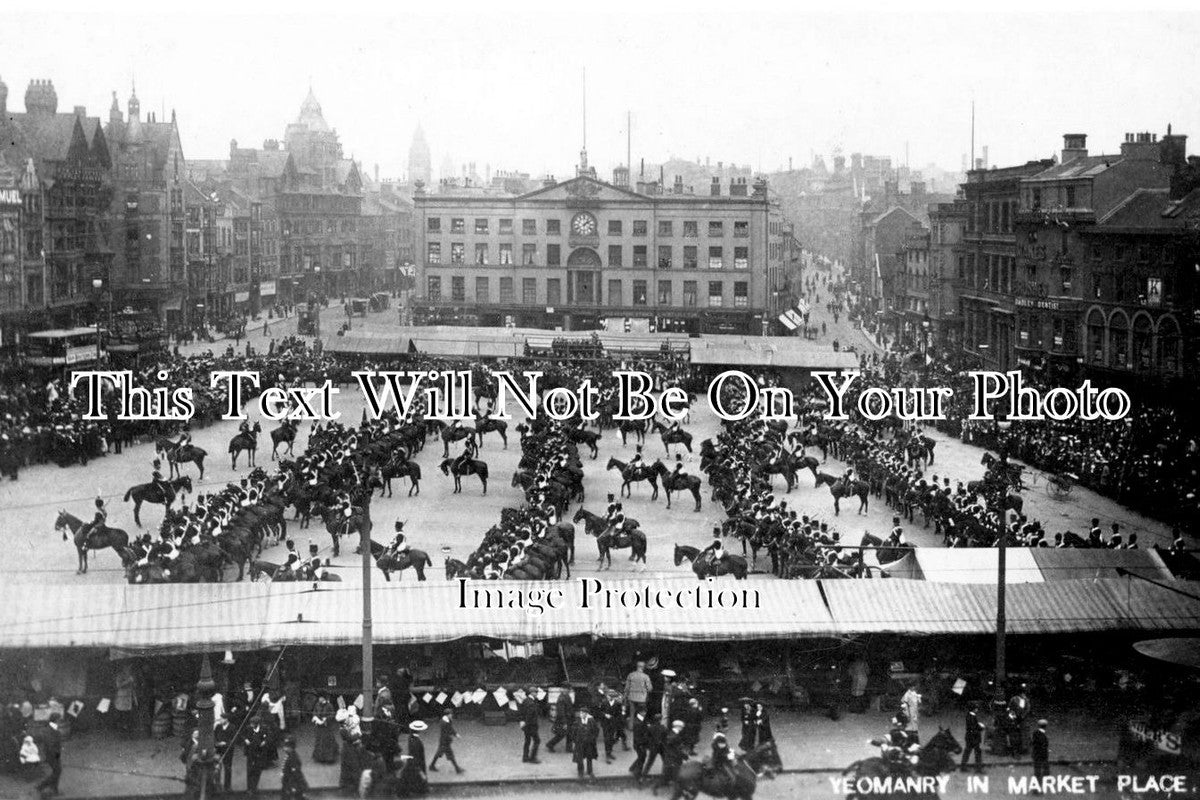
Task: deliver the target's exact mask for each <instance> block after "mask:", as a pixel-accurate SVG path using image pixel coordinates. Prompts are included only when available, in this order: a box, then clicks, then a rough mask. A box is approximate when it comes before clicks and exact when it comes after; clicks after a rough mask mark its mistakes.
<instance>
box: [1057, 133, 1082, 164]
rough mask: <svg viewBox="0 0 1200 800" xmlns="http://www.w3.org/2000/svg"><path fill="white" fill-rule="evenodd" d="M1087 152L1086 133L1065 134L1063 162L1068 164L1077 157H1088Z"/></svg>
mask: <svg viewBox="0 0 1200 800" xmlns="http://www.w3.org/2000/svg"><path fill="white" fill-rule="evenodd" d="M1087 154H1088V151H1087V134H1086V133H1065V134H1063V149H1062V163H1064V164H1066V163H1067V162H1068V161H1073V160H1075V159H1076V158H1087Z"/></svg>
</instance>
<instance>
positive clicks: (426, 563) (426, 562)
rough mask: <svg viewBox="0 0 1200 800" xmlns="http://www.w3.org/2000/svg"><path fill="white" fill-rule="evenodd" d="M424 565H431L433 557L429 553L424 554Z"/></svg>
mask: <svg viewBox="0 0 1200 800" xmlns="http://www.w3.org/2000/svg"><path fill="white" fill-rule="evenodd" d="M425 566H427V567H432V566H433V559H432V558H430V557H429V553H426V554H425Z"/></svg>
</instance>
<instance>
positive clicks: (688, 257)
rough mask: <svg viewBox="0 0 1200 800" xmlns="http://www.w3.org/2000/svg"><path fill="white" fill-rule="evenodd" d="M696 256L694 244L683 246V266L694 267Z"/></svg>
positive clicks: (686, 267) (685, 267) (695, 265)
mask: <svg viewBox="0 0 1200 800" xmlns="http://www.w3.org/2000/svg"><path fill="white" fill-rule="evenodd" d="M697 258H698V256H697V255H696V246H695V245H685V246H684V248H683V268H684V269H696V267H697V263H696V260H697Z"/></svg>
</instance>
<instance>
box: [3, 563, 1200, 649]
mask: <svg viewBox="0 0 1200 800" xmlns="http://www.w3.org/2000/svg"><path fill="white" fill-rule="evenodd" d="M589 580H599V581H600V586H599V588H598V589H597V588H596V587H595V586H592V587H589V589H588V593H587V594H586V600H587V603H584V599H585V586H584V584H581V583H580V582H579V581H563V582H557V583H552V582H517V581H503V582H500V581H495V582H493V581H478V582H469V583H468V584H467V589H468V591H469V592H470V594H468V597H467V600H468V602H467V607H466V608H464V607H462V603H461V600H462V598H461V595H460V592H461V589H460V587H459V584H457V583H445V582H441V581H437V582H434V581H429V582H426V583H419V584H418V583H408V584H404V585H400V584H395V583H393V584H390V585H384V586H376V587H374V589H373V591H372V610H373V616H374V637H375V641H376V642H377V643H378V644H425V643H428V644H433V643H439V642H448V641H454V640H457V639H464V638H474V637H484V638H490V639H499V640H506V641H515V642H531V641H540V640H545V639H555V638H567V637H572V636H594V637H597V638H605V639H659V640H668V641H671V640H673V641H730V640H764V639H788V638H798V637H821V636H838V635H858V634H871V633H877V634H878V633H889V634H899V635H932V634H974V635H987V634H991V633H993V632H994V631H995V621H996V587H995V585H994V584H974V583H940V582H934V581H920V580H901V579H882V580H834V581H805V580H797V581H781V580H750V581H733V580H723V581H717V582H711V583H707V582H700V581H696V580H694V579H692V578H690V577H679V578H674V577H672V578H658V579H654V580H645V581H643V580H608V579H606V578H604V579H589ZM321 587H322V588H321V589H320V590H317V591H314V590H313V589H312V587H311V585H310V584H294V583H287V584H274V585H272V584H261V583H249V582H243V583H224V584H179V585H160V586H128V585H122V584H113V585H90V586H87V585H85V586H65V587H58V588H56V589H55V590H54V591H53V592H46V593H45V596H44V597H43V598H42V600H41V601H40V602H38V603H36V604H35V603H30V602H28V588H27V587H24V586H3V587H0V648H10V649H12V648H47V649H49V648H64V647H76V648H103V649H111V650H112V651H114V652H120V653H127V654H138V653H153V654H173V653H186V652H195V651H198V650H209V651H219V650H223V649H232V650H254V649H260V648H264V647H277V646H282V645H346V646H349V645H357V644H359V643H360V641H361V633H362V595H361V592H360V590H359V589H357V588H355V587H351V586H341V585H338V584H329V583H325V584H322V585H321ZM329 587H332V588H329ZM549 590H559V591H561V592H562V596H561V598H560V600H559V602H558V603H557V605H558V606H559V607H557V608H548V607H547V608H543V610H541V611H540V612H539V611H538V610H537V609H535V608H532V607H531V605H532V604H531V602H530V601H531V600H532V601H534V602H535V603H536V602H539V601H540V603H541V604H542V605H543V606H545V605H546V599H547V597H548V595H547V594H546V593H547V592H548V591H549ZM475 592H480V593H482V592H490V593H494V592H504V593H505V594H504V595H503V596H500V595H496V594H490V595H485V594H479V595H475V594H474V593H475ZM539 592H540V594H538V593H539ZM696 592H699V593H700V599H699V603H697V601H696V599H695V594H694V593H696ZM1189 592H1191V593H1192V594H1195V592H1194V589H1193V588H1192V584H1189V583H1187V582H1182V581H1173V582H1166V583H1164V585H1163V586H1157V585H1154V584H1150V583H1147V582H1145V581H1142V580H1139V579H1136V578H1128V577H1126V578H1110V579H1099V580H1065V581H1046V582H1040V583H1017V584H1013V585H1011V586H1009V587H1008V590H1007V603H1006V614H1007V619H1008V631H1009V632H1010V633H1013V634H1056V633H1075V632H1105V631H1126V632H1138V631H1149V632H1160V631H1200V600H1197V599H1195V598H1194V597H1189V596H1187V595H1188V593H1189ZM513 593H520V596H521V597H522V598H523V601H522V602H520V603H517V602H516V600H515V595H514V594H513ZM647 593H649V597H650V598H651V599H652V600H654V601H658V600H662V601H663V602H662V603H661V605H660V604H659V603H658V602H652V603H651V605H649V606H647V605H646V602H645V601H646V598H647V596H648V595H647ZM677 596H679V597H683V598H685V599H684V601H683V602H682V603H679V602H675V601H674V600H673V598H675V597H677ZM489 605H490V606H491V607H488V606H489ZM698 605H699V607H698Z"/></svg>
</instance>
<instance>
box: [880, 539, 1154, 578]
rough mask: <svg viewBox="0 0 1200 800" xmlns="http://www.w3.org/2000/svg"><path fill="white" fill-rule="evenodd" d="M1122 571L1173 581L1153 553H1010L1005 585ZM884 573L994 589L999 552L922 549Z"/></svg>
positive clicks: (1026, 550)
mask: <svg viewBox="0 0 1200 800" xmlns="http://www.w3.org/2000/svg"><path fill="white" fill-rule="evenodd" d="M1118 569H1124V570H1126V571H1128V572H1132V573H1134V574H1135V575H1139V576H1141V577H1143V578H1152V579H1154V580H1170V579H1171V578H1172V575H1171V572H1170V570H1169V569H1167V567H1166V565H1165V564H1164V563H1163V560H1162V558H1160V557H1159V555H1158V554H1157V553H1155V552H1154V551H1153V550H1109V549H1107V548H1099V547H1096V548H1074V547H1061V548H1055V547H1036V548H1028V547H1010V548H1008V550H1007V552H1006V556H1005V575H1006V578H1005V580H1006V582H1007V583H1041V582H1043V581H1081V580H1091V579H1095V578H1116V577H1118V573H1117V570H1118ZM885 571H886V572H887V573H888V574H889V575H891V576H892V577H894V578H909V579H912V580H926V581H939V582H943V583H995V582H996V576H997V574H998V572H999V552H998V551H997V550H996V549H995V548H992V547H956V548H941V547H921V548H916V549H915V550H913V551H912V552H911V553H909V554H908V555H906V556H905V557H904V558H902V559H900V560H899V561H896V562H894V563H892V564H889V565H888V566H887V567H886V568H885Z"/></svg>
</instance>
